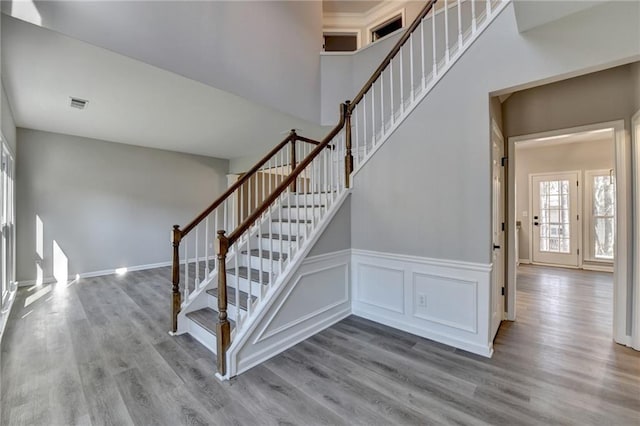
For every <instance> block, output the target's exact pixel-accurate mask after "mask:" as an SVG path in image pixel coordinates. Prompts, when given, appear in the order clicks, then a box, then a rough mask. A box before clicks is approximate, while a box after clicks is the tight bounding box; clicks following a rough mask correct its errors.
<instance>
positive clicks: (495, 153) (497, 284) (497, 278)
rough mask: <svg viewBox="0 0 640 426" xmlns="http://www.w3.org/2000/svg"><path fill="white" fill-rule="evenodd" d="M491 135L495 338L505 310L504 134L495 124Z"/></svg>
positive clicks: (492, 300)
mask: <svg viewBox="0 0 640 426" xmlns="http://www.w3.org/2000/svg"><path fill="white" fill-rule="evenodd" d="M492 127H493V132H492V136H491V144H492V210H493V212H492V217H493V223H492V239H493V247H492V249H493V256H492V263H493V271H492V278H491V280H492V283H491V289H492V290H491V294H492V296H491V338H492V339H493V338H495V335H496V333H497V332H498V328H499V327H500V322H502V316H503V312H504V290H503V289H504V276H505V273H504V266H505V263H504V192H503V189H502V188H503V186H502V185H503V184H504V167H503V166H502V157H503V155H504V141H503V138H502V134H501V133H500V130H499V129H498V128H497V126H496V125H495V124H494V125H493V126H492Z"/></svg>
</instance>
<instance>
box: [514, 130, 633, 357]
mask: <svg viewBox="0 0 640 426" xmlns="http://www.w3.org/2000/svg"><path fill="white" fill-rule="evenodd" d="M603 129H613V132H614V151H615V152H614V168H615V173H616V202H617V210H616V255H615V259H614V268H613V269H614V272H613V339H614V341H615V342H617V343H620V344H623V345H627V346H629V345H630V343H631V336H630V328H631V327H630V325H631V324H627V314H628V312H629V310H630V309H629V308H630V303H627V302H630V294H631V288H632V287H631V285H630V284H631V280H630V279H629V277H630V273H629V266H630V265H631V264H630V262H631V253H632V251H631V248H632V245H631V243H632V239H631V238H630V235H629V234H630V231H631V225H632V223H631V217H632V216H631V211H630V208H631V184H632V181H631V179H632V178H631V150H630V148H631V141H630V139H631V138H629V137H627V133H626V130H625V124H624V120H616V121H608V122H603V123H595V124H590V125H586V126H577V127H571V128H564V129H557V130H552V131H548V132H540V133H533V134H528V135H522V136H514V137H510V138H509V139H508V144H509V145H508V149H507V152H508V163H509V165H510V167H509V170H508V179H507V180H508V184H507V186H508V189H507V206H508V217H507V222H508V226H507V228H508V235H507V240H508V241H509V243H508V244H507V247H508V253H507V259H508V260H507V280H506V282H505V285H506V291H505V292H506V295H507V301H506V302H507V303H506V305H507V308H506V311H507V314H506V317H507V319H508V320H511V321H514V320H515V319H516V291H517V282H516V260H517V259H516V258H515V250H514V249H513V247H514V246H515V241H516V233H515V229H516V198H515V197H514V194H515V176H516V173H515V164H516V150H515V149H514V148H515V146H516V144H517V143H519V142H524V141H527V140H531V139H538V138H548V137H554V136H560V135H564V134H568V133H580V132H589V131H595V130H603ZM637 154H638V153H637V150H636V156H637ZM636 162H637V164H640V158H637V159H636ZM637 164H636V165H637ZM636 215H637V216H638V212H637V211H636ZM637 238H638V240H639V241H640V236H637ZM620 247H625V250H619V248H620ZM636 287H638V286H637V285H636ZM637 293H638V292H637V291H636V295H637ZM636 303H639V304H640V302H638V301H637V300H636ZM637 322H640V321H637ZM639 343H640V342H639Z"/></svg>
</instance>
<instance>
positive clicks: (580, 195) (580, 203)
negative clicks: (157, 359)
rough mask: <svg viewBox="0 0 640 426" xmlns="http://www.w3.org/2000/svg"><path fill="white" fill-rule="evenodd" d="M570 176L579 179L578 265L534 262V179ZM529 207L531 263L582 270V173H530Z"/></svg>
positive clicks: (577, 211)
mask: <svg viewBox="0 0 640 426" xmlns="http://www.w3.org/2000/svg"><path fill="white" fill-rule="evenodd" d="M565 173H566V174H569V173H575V174H576V176H577V177H578V188H579V189H578V193H577V197H576V213H577V214H578V217H579V218H580V219H579V220H578V225H577V226H578V230H577V233H578V235H577V243H576V244H577V247H578V265H577V266H572V265H560V264H553V263H542V262H534V260H533V249H534V244H533V242H534V240H535V238H533V224H532V222H533V220H532V219H531V218H532V217H533V177H534V176H555V175H560V174H565ZM528 182H529V207H528V209H527V210H528V211H529V217H528V219H529V223H528V228H529V261H531V263H532V264H535V265H547V266H559V267H562V268H571V269H578V268H580V266H581V265H582V260H583V257H582V256H583V253H582V251H580V249H581V248H583V247H582V246H583V241H582V222H583V218H584V216H583V215H582V201H583V200H582V189H583V188H582V185H583V182H582V172H581V171H580V170H561V171H557V172H541V173H529V180H528ZM583 251H584V250H583Z"/></svg>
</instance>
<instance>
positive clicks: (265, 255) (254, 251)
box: [242, 249, 287, 261]
mask: <svg viewBox="0 0 640 426" xmlns="http://www.w3.org/2000/svg"><path fill="white" fill-rule="evenodd" d="M270 253H271V252H270V251H269V250H265V249H263V250H262V258H263V259H271V256H270ZM242 254H247V251H246V250H244V251H243V252H242ZM251 256H253V257H260V249H251ZM280 256H282V260H286V259H287V254H286V253H282V254H281V253H278V252H277V251H274V252H273V260H276V261H279V260H280Z"/></svg>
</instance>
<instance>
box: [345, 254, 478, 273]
mask: <svg viewBox="0 0 640 426" xmlns="http://www.w3.org/2000/svg"><path fill="white" fill-rule="evenodd" d="M351 254H352V255H362V256H368V257H375V258H379V259H385V260H397V261H399V262H412V263H418V264H421V265H426V266H444V267H449V268H456V269H463V270H467V271H476V272H491V264H490V263H489V264H486V263H475V262H465V261H462V260H450V259H436V258H432V257H420V256H412V255H409V254H397V253H384V252H379V251H371V250H361V249H351Z"/></svg>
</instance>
